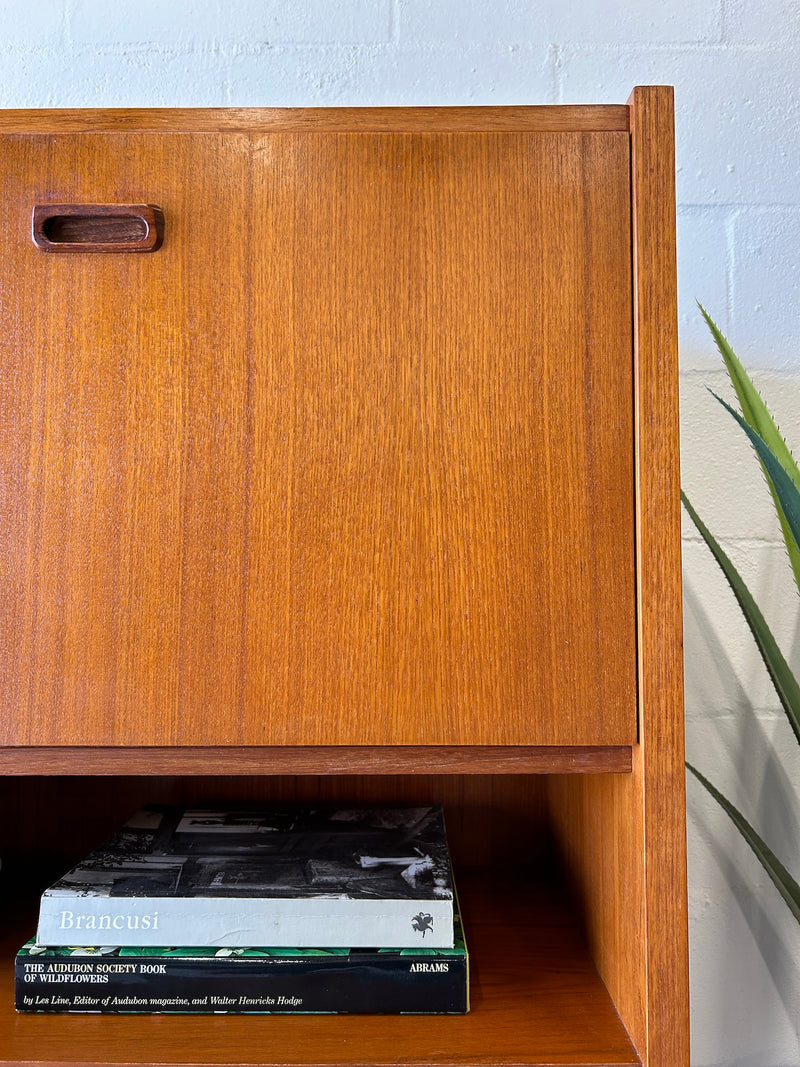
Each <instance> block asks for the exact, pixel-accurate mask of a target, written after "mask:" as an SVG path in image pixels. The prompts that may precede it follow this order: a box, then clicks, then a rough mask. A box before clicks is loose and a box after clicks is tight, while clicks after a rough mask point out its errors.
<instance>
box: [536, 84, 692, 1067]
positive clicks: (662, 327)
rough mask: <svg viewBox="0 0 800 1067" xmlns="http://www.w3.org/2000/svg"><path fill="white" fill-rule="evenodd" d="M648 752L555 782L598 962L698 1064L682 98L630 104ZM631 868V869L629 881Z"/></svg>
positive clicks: (639, 1036) (644, 1025)
mask: <svg viewBox="0 0 800 1067" xmlns="http://www.w3.org/2000/svg"><path fill="white" fill-rule="evenodd" d="M631 123H632V138H633V140H632V171H633V221H634V246H633V247H634V302H635V306H634V311H635V319H634V321H635V342H636V426H637V467H636V501H637V558H638V566H637V574H638V582H637V586H638V620H639V656H640V662H639V713H640V744H639V745H637V746H634V749H633V774H632V775H630V776H628V777H620V776H609V777H606V776H599V777H591V778H586V779H582V780H581V781H577V780H570V779H567V778H559V779H555V780H553V782H552V784H551V790H550V792H551V812H552V818H553V823H554V827H555V829H556V833H557V836H558V837H559V839H560V842H561V847H562V850H563V852H564V855H565V858H566V861H567V864H568V867H569V868H570V870H571V873H572V881H573V884H574V885H575V887H576V890H577V892H578V893H579V895H580V897H581V899H582V901H583V910H584V914H585V916H586V923H587V928H588V932H589V938H590V942H591V945H592V952H593V956H594V959H595V960H596V961H597V964H598V967H599V970H600V973H601V975H602V976H603V979H604V981H605V982H606V985H607V986H608V988H609V990H610V992H611V994H612V997H613V998H614V1002H615V1003H616V1005H617V1008H618V1010H619V1012H620V1015H621V1017H622V1018H623V1020H624V1022H625V1024H626V1026H627V1028H628V1032H629V1033H630V1035H631V1038H632V1039H633V1042H634V1045H635V1046H636V1048H637V1049H638V1051H639V1053H640V1055H641V1057H642V1062H643V1063H644V1064H646V1065H647V1067H687V1065H688V1063H689V1037H688V967H687V926H686V907H687V905H686V865H685V864H686V860H685V857H686V843H685V801H684V767H683V670H682V644H681V636H682V615H681V569H680V514H679V510H680V504H679V471H680V466H679V442H678V410H677V404H678V352H677V296H676V271H675V185H674V154H673V136H674V134H673V124H674V116H673V100H672V91H671V89H670V88H668V87H646V88H642V89H637V90H636V91H635V93H634V95H633V97H632V98H631ZM620 872H624V874H622V875H621V873H620Z"/></svg>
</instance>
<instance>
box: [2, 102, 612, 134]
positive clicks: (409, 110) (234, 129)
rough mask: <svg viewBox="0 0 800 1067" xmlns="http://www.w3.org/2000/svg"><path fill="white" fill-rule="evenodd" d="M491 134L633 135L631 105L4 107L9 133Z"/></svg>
mask: <svg viewBox="0 0 800 1067" xmlns="http://www.w3.org/2000/svg"><path fill="white" fill-rule="evenodd" d="M187 130H192V131H195V132H197V133H200V132H205V133H222V132H225V133H248V132H264V131H266V130H283V131H286V132H291V131H299V130H307V131H315V130H317V131H320V130H322V131H326V130H327V131H331V132H337V133H357V132H359V131H361V132H367V133H414V132H423V131H427V132H439V133H447V132H450V133H458V132H460V133H467V132H471V133H485V132H486V131H487V130H496V131H504V130H505V131H523V130H526V131H529V132H540V133H559V132H570V133H575V132H584V133H591V132H612V131H615V132H617V133H628V132H629V130H630V124H629V115H628V109H627V107H626V106H625V105H624V104H588V105H584V104H545V105H538V106H524V107H325V108H319V107H318V108H315V107H308V108H305V107H304V108H235V107H229V108H144V109H142V108H118V109H114V108H102V109H94V108H77V109H58V110H52V109H48V108H41V109H37V110H35V111H29V110H14V109H8V110H5V111H2V110H0V132H5V133H22V134H32V133H44V134H51V133H93V134H96V133H120V132H127V133H136V132H144V131H158V132H162V133H169V132H177V133H185V132H186V131H187Z"/></svg>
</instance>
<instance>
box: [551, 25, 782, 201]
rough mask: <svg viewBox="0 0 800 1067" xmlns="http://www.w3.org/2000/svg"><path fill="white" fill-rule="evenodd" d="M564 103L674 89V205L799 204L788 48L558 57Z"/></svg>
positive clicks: (574, 52) (579, 51) (584, 52)
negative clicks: (640, 88)
mask: <svg viewBox="0 0 800 1067" xmlns="http://www.w3.org/2000/svg"><path fill="white" fill-rule="evenodd" d="M557 76H558V84H559V93H560V95H561V98H562V99H563V101H564V102H565V103H578V102H583V101H586V100H595V101H598V102H600V101H618V100H620V99H622V100H624V99H625V98H626V96H627V94H628V93H629V92H630V88H631V86H632V85H640V84H649V83H666V84H668V85H674V86H675V103H676V153H677V164H678V173H677V185H678V202H679V203H681V204H720V205H753V204H765V203H769V204H796V203H797V202H798V181H797V175H798V172H800V139H798V138H797V137H796V136H794V135H793V134H792V133H790V130H793V131H796V130H797V122H798V116H799V115H800V77H798V67H797V52H796V49H794V48H792V47H787V46H784V47H781V48H744V47H737V48H731V47H727V46H726V47H698V48H659V49H653V48H641V49H640V48H635V49H634V48H626V47H623V48H613V49H594V48H588V49H587V48H573V47H568V48H564V49H563V50H560V52H559V62H558V71H557Z"/></svg>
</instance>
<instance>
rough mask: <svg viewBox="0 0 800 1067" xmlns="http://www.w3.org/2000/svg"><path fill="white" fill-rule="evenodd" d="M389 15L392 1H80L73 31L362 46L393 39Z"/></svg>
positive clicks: (88, 39)
mask: <svg viewBox="0 0 800 1067" xmlns="http://www.w3.org/2000/svg"><path fill="white" fill-rule="evenodd" d="M392 12H393V4H392V0H347V2H346V3H345V2H341V3H330V2H328V0H303V2H302V3H286V2H285V0H237V3H235V4H226V3H224V2H223V0H216V2H211V3H208V2H204V0H172V2H170V3H164V0H139V2H138V3H136V4H128V5H125V4H115V5H113V6H111V5H109V6H105V5H103V4H102V3H98V0H76V3H75V6H74V9H73V10H72V12H71V17H70V30H71V35H72V39H73V41H74V42H75V43H76V44H78V45H115V44H123V45H125V44H162V45H163V44H169V45H170V46H172V47H174V46H175V45H176V44H182V45H192V46H196V47H201V48H210V47H218V46H223V47H231V46H239V47H245V48H246V47H250V46H252V45H254V44H257V43H284V44H285V43H294V44H320V45H326V44H357V43H368V42H375V41H388V40H389V39H390V37H391V33H392Z"/></svg>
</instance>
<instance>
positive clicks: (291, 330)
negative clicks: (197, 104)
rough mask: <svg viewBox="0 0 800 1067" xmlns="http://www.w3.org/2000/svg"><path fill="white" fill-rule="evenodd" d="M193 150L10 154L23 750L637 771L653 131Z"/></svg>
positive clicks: (380, 137)
mask: <svg viewBox="0 0 800 1067" xmlns="http://www.w3.org/2000/svg"><path fill="white" fill-rule="evenodd" d="M183 122H184V125H183V126H182V127H180V128H176V123H172V125H170V122H169V121H168V120H166V119H165V121H164V124H163V125H164V129H163V130H159V129H155V128H152V129H147V130H143V129H139V130H137V129H135V128H126V126H125V122H124V121H122V120H120V122H119V124H118V128H115V127H114V126H113V125H107V126H106V127H103V128H102V129H100V130H99V131H98V132H94V131H92V130H91V129H87V130H86V131H83V132H74V131H72V132H70V131H65V130H61V131H59V130H58V128H57V124H56V125H55V126H54V130H53V133H52V134H46V133H6V134H4V135H3V136H2V138H0V182H1V184H2V196H1V197H0V244H1V248H2V258H1V259H0V262H2V283H1V284H2V306H1V307H0V344H2V380H0V405H2V409H1V411H0V416H1V418H0V435H2V436H0V465H1V466H2V501H1V502H0V503H1V504H2V508H1V509H0V535H1V543H0V563H1V565H2V589H0V597H2V616H1V617H0V627H2V633H1V636H2V652H1V653H0V655H1V656H2V663H1V665H0V700H1V701H2V703H1V704H0V708H1V710H2V724H1V725H0V742H2V743H3V744H6V745H8V744H12V745H14V744H29V745H30V744H53V745H61V744H95V745H98V744H99V745H150V744H152V745H164V744H192V745H211V744H293V745H294V744H321V745H326V744H345V745H360V744H488V745H492V744H502V745H516V744H524V745H537V744H543V745H573V744H574V745H587V744H588V745H591V744H631V743H632V742H633V741H634V739H635V735H636V715H635V670H636V664H635V620H634V602H635V595H634V509H633V415H632V409H633V384H632V381H633V378H632V341H631V263H630V256H631V253H630V224H629V215H630V190H629V177H628V175H629V162H630V160H629V139H628V136H627V135H626V134H625V133H623V132H568V131H567V132H542V131H540V130H537V129H533V128H532V129H526V128H525V124H524V123H522V124H521V126H520V128H519V129H512V130H503V129H486V130H484V131H480V130H477V131H476V130H474V129H473V130H470V131H469V132H461V131H459V130H458V129H457V128H449V127H448V126H447V123H443V126H442V128H441V129H437V128H436V126H435V124H433V126H432V127H431V128H428V129H426V130H422V129H414V128H409V129H401V128H399V129H397V130H393V129H391V128H390V126H391V124H390V123H389V125H388V126H387V122H386V121H384V123H383V125H382V126H381V128H380V131H379V132H378V131H374V130H370V129H369V128H368V124H366V123H362V124H361V127H360V128H359V129H357V130H356V129H352V130H349V131H347V132H343V131H342V129H340V128H337V127H336V125H335V124H333V125H332V127H331V128H330V129H328V128H326V126H325V123H324V121H323V122H322V123H321V124H319V125H317V127H316V128H314V129H309V128H300V126H298V127H297V128H293V126H292V124H291V122H283V123H282V124H281V125H280V126H279V127H276V128H273V127H272V126H271V125H270V119H269V116H268V115H267V116H265V119H264V123H263V125H261V126H258V125H257V124H254V123H253V124H251V125H250V127H249V128H247V129H241V130H239V131H233V130H225V131H215V130H209V129H204V130H202V129H197V128H193V127H192V124H191V119H188V118H186V117H185V116H184V119H183ZM153 125H154V126H155V125H156V124H153ZM37 204H45V205H46V204H97V205H106V204H153V205H156V206H157V207H158V208H160V209H161V211H162V212H163V215H164V220H165V228H164V240H163V244H162V246H161V248H160V249H158V251H155V252H152V253H148V254H129V253H126V252H120V253H111V254H109V253H93V252H90V251H79V252H77V253H70V254H58V253H57V254H48V253H46V252H43V251H42V250H41V249H40V248H38V247H36V245H35V244H34V242H33V241H32V239H31V214H32V210H33V208H34V206H35V205H37ZM354 769H357V768H354Z"/></svg>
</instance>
